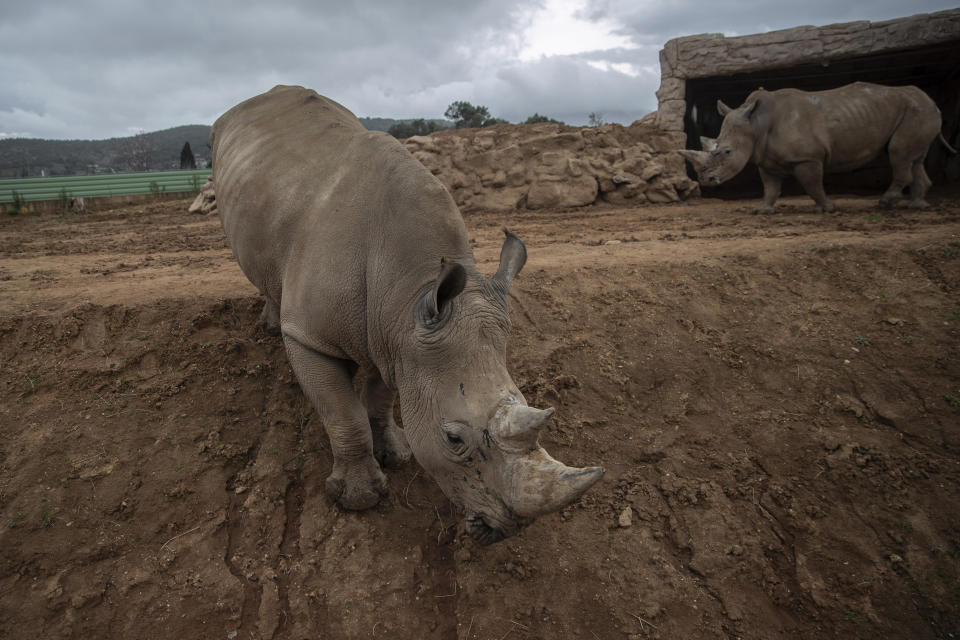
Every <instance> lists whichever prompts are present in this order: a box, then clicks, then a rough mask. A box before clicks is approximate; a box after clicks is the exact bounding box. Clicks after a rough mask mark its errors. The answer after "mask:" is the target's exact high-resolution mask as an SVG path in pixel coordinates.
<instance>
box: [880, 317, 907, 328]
mask: <svg viewBox="0 0 960 640" xmlns="http://www.w3.org/2000/svg"><path fill="white" fill-rule="evenodd" d="M884 322H886V323H887V324H892V325H893V326H895V327H902V326H903V320H901V319H900V318H887V319H886V320H884Z"/></svg>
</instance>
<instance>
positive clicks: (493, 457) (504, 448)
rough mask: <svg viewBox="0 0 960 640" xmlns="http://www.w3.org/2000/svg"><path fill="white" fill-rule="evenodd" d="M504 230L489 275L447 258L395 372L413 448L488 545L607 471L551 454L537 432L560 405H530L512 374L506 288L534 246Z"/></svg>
mask: <svg viewBox="0 0 960 640" xmlns="http://www.w3.org/2000/svg"><path fill="white" fill-rule="evenodd" d="M506 233H507V237H506V240H505V242H504V244H503V248H502V249H501V253H500V266H499V269H498V270H497V273H496V275H495V276H494V277H493V278H492V279H491V280H487V279H486V278H484V277H483V276H482V275H481V274H480V273H479V272H477V270H476V269H475V268H474V267H473V265H472V264H471V265H464V264H460V263H457V262H451V261H446V260H445V261H443V262H442V265H441V268H440V273H439V275H438V276H437V279H436V281H435V282H434V283H433V285H432V286H431V287H430V288H429V290H428V291H426V292H425V293H424V294H423V295H422V297H421V298H420V300H419V302H418V303H417V305H416V310H415V312H414V330H413V334H414V340H413V341H412V343H411V344H410V345H409V346H408V348H407V349H406V350H405V353H404V354H403V355H402V356H401V357H400V358H399V363H398V369H397V372H396V373H397V380H398V384H397V389H398V392H399V394H400V406H401V412H402V417H403V422H404V432H405V433H406V436H407V441H408V442H409V444H410V448H411V449H412V450H413V454H414V456H416V458H417V461H418V462H419V463H420V464H421V465H422V466H423V468H424V469H425V470H426V471H427V472H428V473H429V474H430V475H431V476H432V477H433V478H434V479H435V480H436V481H437V483H438V484H439V485H440V487H441V488H442V490H443V491H444V493H445V494H446V495H447V497H449V498H450V500H451V501H452V502H453V503H454V504H455V505H457V507H458V508H460V509H461V510H462V511H463V512H465V514H466V529H467V531H468V532H469V533H470V534H471V535H472V536H473V537H474V539H476V540H477V541H479V542H480V543H482V544H490V543H492V542H496V541H498V540H501V539H503V538H505V537H507V536H510V535H513V534H514V533H516V532H517V531H519V530H520V529H521V528H523V527H524V526H526V525H528V524H530V523H531V522H533V520H534V519H535V518H536V517H538V516H540V515H543V514H546V513H549V512H551V511H556V510H558V509H561V508H562V507H564V506H565V505H567V504H570V503H571V502H573V501H575V500H577V499H578V498H579V497H580V496H581V495H583V493H584V492H585V491H587V489H589V488H590V487H591V486H593V485H594V484H595V483H596V482H597V481H598V480H599V479H600V478H601V477H602V476H603V474H604V469H603V468H602V467H588V468H582V469H581V468H572V467H568V466H566V465H564V464H562V463H560V462H558V461H556V460H554V459H553V458H552V457H550V455H549V454H548V453H547V452H546V451H545V450H544V449H543V448H542V447H541V446H540V444H539V438H538V436H539V432H540V430H541V429H542V428H543V426H544V424H545V423H546V422H547V421H548V420H549V419H550V417H551V416H552V415H553V409H552V408H551V409H536V408H533V407H530V406H528V405H527V403H526V400H525V399H524V397H523V394H521V393H520V390H519V389H518V388H517V386H516V385H515V384H514V382H513V379H512V378H511V377H510V374H509V373H508V371H507V363H506V342H507V334H508V332H509V329H510V318H509V315H508V312H507V292H508V289H509V287H510V282H511V280H513V277H514V276H515V275H516V274H517V273H518V272H519V271H520V269H521V268H522V267H523V264H524V262H525V261H526V249H525V247H524V245H523V242H521V241H520V240H519V239H518V238H517V237H516V236H514V235H512V234H510V233H509V232H506Z"/></svg>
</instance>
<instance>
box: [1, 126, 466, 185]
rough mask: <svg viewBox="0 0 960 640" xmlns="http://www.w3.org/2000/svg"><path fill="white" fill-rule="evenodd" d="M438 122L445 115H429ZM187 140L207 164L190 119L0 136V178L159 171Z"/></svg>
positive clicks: (203, 143) (206, 129) (200, 129)
mask: <svg viewBox="0 0 960 640" xmlns="http://www.w3.org/2000/svg"><path fill="white" fill-rule="evenodd" d="M411 121H412V119H407V120H395V119H393V118H360V122H361V123H363V126H365V127H366V128H367V129H369V130H371V131H387V130H389V129H390V127H392V126H393V125H395V124H399V123H402V122H411ZM434 122H436V123H437V124H438V125H440V126H441V127H443V128H446V127H449V126H450V123H449V121H447V120H435V121H434ZM184 142H189V143H190V149H191V151H193V155H194V157H195V158H196V159H197V167H198V168H203V167H208V166H210V147H209V146H208V145H209V142H210V126H209V125H205V124H191V125H185V126H182V127H173V128H172V129H164V130H163V131H153V132H151V133H142V134H140V135H136V136H130V137H127V138H110V139H108V140H43V139H40V138H8V139H3V140H0V178H26V177H34V176H42V175H46V176H79V175H89V174H95V173H126V172H130V171H163V170H166V169H179V168H180V151H181V150H182V149H183V143H184Z"/></svg>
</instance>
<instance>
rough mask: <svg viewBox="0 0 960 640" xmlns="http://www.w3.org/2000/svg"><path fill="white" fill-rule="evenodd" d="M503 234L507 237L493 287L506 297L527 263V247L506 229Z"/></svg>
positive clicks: (501, 251)
mask: <svg viewBox="0 0 960 640" xmlns="http://www.w3.org/2000/svg"><path fill="white" fill-rule="evenodd" d="M503 233H504V234H505V235H506V236H507V237H506V238H505V239H504V240H503V247H501V249H500V267H499V268H498V269H497V273H496V275H495V276H493V285H494V286H495V287H496V288H497V290H498V291H500V293H502V294H503V296H504V297H506V295H507V290H508V289H509V288H510V283H511V282H513V278H514V277H515V276H516V275H517V274H518V273H520V269H523V265H524V264H526V262H527V247H526V246H524V244H523V241H522V240H520V238H518V237H517V236H515V235H513V234H512V233H510V232H509V231H508V230H507V229H504V230H503Z"/></svg>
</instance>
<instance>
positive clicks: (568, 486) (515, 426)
mask: <svg viewBox="0 0 960 640" xmlns="http://www.w3.org/2000/svg"><path fill="white" fill-rule="evenodd" d="M552 416H553V408H549V409H536V408H534V407H528V406H526V405H521V404H511V405H507V406H504V407H501V408H500V409H499V410H498V411H497V415H496V417H495V418H494V420H495V430H496V434H497V436H498V438H499V439H500V440H501V441H503V442H504V443H505V444H507V445H509V446H513V447H517V448H518V449H519V452H518V453H519V455H518V456H517V457H516V458H514V459H512V460H511V461H510V463H509V464H508V466H507V473H508V478H509V480H508V483H507V486H508V487H509V489H508V491H507V496H506V498H507V503H508V505H509V506H510V509H511V510H512V511H513V512H514V513H516V514H517V515H518V516H521V517H523V518H536V517H538V516H541V515H543V514H545V513H550V512H552V511H557V510H558V509H562V508H563V507H565V506H566V505H568V504H570V503H571V502H574V501H575V500H577V499H578V498H579V497H580V496H582V495H583V494H584V492H586V491H587V489H589V488H590V487H592V486H593V485H594V484H596V482H597V481H598V480H600V478H602V477H603V474H604V473H606V470H605V469H604V468H603V467H585V468H582V469H578V468H574V467H568V466H566V465H565V464H563V463H561V462H558V461H557V460H554V459H553V458H552V457H550V454H549V453H547V452H546V451H544V450H543V449H542V448H541V447H540V446H539V444H538V443H537V440H538V437H539V434H540V429H541V428H542V427H543V425H544V424H545V423H546V421H547V420H549V419H550V418H551V417H552Z"/></svg>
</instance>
